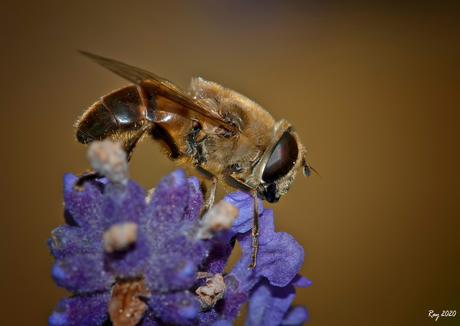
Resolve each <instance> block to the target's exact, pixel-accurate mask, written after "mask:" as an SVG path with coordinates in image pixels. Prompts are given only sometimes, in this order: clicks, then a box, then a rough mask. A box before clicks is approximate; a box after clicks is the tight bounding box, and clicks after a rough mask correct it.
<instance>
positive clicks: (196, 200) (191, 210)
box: [184, 177, 203, 221]
mask: <svg viewBox="0 0 460 326" xmlns="http://www.w3.org/2000/svg"><path fill="white" fill-rule="evenodd" d="M188 184H189V187H190V188H189V189H190V195H189V199H188V204H187V207H186V209H185V217H184V219H186V220H191V221H194V220H196V219H198V218H199V213H200V210H201V206H203V195H202V194H201V189H200V182H199V181H198V179H197V178H195V177H190V178H188Z"/></svg>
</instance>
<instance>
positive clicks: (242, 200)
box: [224, 191, 264, 233]
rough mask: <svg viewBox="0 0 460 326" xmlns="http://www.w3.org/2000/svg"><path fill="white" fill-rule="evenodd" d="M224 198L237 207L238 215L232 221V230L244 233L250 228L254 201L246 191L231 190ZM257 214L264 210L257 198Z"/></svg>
mask: <svg viewBox="0 0 460 326" xmlns="http://www.w3.org/2000/svg"><path fill="white" fill-rule="evenodd" d="M224 200H225V201H226V202H228V203H230V204H233V205H235V206H236V207H238V213H239V214H238V217H237V218H236V219H235V221H233V227H232V230H233V231H234V232H235V233H245V232H247V231H249V230H251V229H252V216H253V215H254V202H253V199H252V195H251V194H248V193H247V192H243V191H237V192H232V193H230V194H228V195H226V196H225V197H224ZM258 203H259V215H261V214H262V213H263V212H264V206H263V205H262V201H261V200H260V199H258Z"/></svg>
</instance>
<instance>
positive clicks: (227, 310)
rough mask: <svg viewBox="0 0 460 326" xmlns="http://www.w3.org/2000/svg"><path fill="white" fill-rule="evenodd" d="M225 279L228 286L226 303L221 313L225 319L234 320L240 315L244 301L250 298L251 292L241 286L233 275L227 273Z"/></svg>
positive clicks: (225, 294) (225, 295) (225, 297)
mask: <svg viewBox="0 0 460 326" xmlns="http://www.w3.org/2000/svg"><path fill="white" fill-rule="evenodd" d="M224 281H225V285H226V286H227V288H226V289H225V293H224V298H223V299H224V300H223V302H224V303H225V304H224V305H223V307H222V308H221V309H220V313H221V315H222V317H224V318H225V319H229V320H233V319H235V318H236V317H237V316H238V312H239V311H240V309H241V306H242V305H243V303H245V302H246V301H247V300H248V298H249V292H248V291H246V290H244V289H243V288H242V287H241V286H240V284H239V282H238V280H237V279H236V278H235V277H234V276H233V275H225V277H224Z"/></svg>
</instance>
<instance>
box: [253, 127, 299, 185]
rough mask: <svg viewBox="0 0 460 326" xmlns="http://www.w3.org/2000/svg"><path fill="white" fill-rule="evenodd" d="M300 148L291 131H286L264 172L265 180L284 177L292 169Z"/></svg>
mask: <svg viewBox="0 0 460 326" xmlns="http://www.w3.org/2000/svg"><path fill="white" fill-rule="evenodd" d="M298 155H299V148H298V147H297V142H296V140H295V138H294V137H293V136H292V135H291V133H290V132H288V131H285V132H284V133H283V135H282V136H281V138H280V140H278V143H277V144H276V146H275V149H274V150H273V152H272V154H271V155H270V158H269V159H268V162H267V165H265V169H264V172H263V174H262V180H263V181H264V182H273V181H275V180H278V179H280V178H282V177H284V176H285V175H286V174H288V173H289V171H291V169H292V167H293V166H294V164H295V162H296V161H297V157H298Z"/></svg>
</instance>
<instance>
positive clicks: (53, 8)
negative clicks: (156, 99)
mask: <svg viewBox="0 0 460 326" xmlns="http://www.w3.org/2000/svg"><path fill="white" fill-rule="evenodd" d="M0 18H1V19H0V26H1V29H0V36H1V38H0V40H1V52H0V56H1V61H0V62H1V72H0V83H1V97H2V106H1V109H0V110H1V119H0V123H1V133H2V134H1V139H2V154H1V171H2V187H1V191H2V194H1V201H2V202H1V215H2V216H1V219H0V223H1V224H0V227H1V228H0V230H1V231H0V232H1V238H0V239H1V246H0V250H1V257H2V268H1V269H0V270H1V275H0V276H1V278H0V279H1V281H0V283H1V292H0V293H1V294H0V300H1V303H0V307H1V316H2V318H1V322H0V324H1V325H45V324H46V318H47V316H48V315H49V314H50V313H51V311H52V309H53V307H54V305H55V304H56V303H57V301H58V298H59V297H60V296H65V295H67V293H66V292H65V291H64V290H61V289H57V288H56V287H55V285H54V284H53V282H52V280H51V277H50V267H51V264H52V258H51V257H50V256H49V253H48V248H47V246H46V244H45V239H46V238H47V237H48V236H49V234H50V232H51V230H52V229H53V228H54V227H55V226H57V225H58V224H62V223H63V217H62V210H63V209H62V196H61V187H62V185H61V178H62V174H63V173H64V172H67V171H70V172H74V173H79V172H82V171H84V170H86V169H87V168H88V164H87V162H86V159H85V149H84V146H82V145H80V144H78V143H77V142H76V141H75V140H74V129H73V128H72V124H73V122H74V120H75V119H76V118H77V117H78V116H79V115H80V114H81V113H82V111H83V110H84V109H85V108H87V107H88V106H89V105H91V104H92V103H93V102H95V101H97V100H98V99H99V97H100V96H102V95H105V94H106V93H108V92H110V91H112V90H114V89H116V88H119V87H121V86H124V85H125V84H126V82H125V81H124V80H122V79H121V78H119V77H117V76H115V75H114V74H112V73H110V72H108V71H106V70H105V69H103V68H101V67H99V66H97V65H96V64H94V63H92V62H91V61H89V60H88V59H86V58H84V57H83V56H81V55H79V54H77V52H76V49H82V50H86V51H90V52H93V53H96V54H100V55H103V56H107V57H110V58H114V59H118V60H120V61H124V62H127V63H130V64H133V65H136V66H139V67H142V68H145V69H147V70H150V71H153V72H155V73H157V74H159V75H160V76H164V77H166V78H168V79H170V80H172V81H174V82H175V83H177V84H178V85H180V86H182V87H184V88H185V87H187V85H188V83H189V80H190V77H192V76H201V77H203V78H205V79H209V80H213V81H216V82H219V83H221V84H223V85H224V86H227V87H229V88H232V89H235V90H236V91H239V92H241V93H242V94H245V95H247V96H248V97H250V98H251V99H253V100H255V101H256V102H258V103H260V104H261V105H262V106H264V107H265V108H266V109H267V110H268V111H270V112H271V113H272V114H273V116H274V117H275V118H276V119H281V118H286V119H287V120H288V121H290V122H291V123H293V124H294V125H295V127H296V129H297V132H298V134H299V135H300V137H301V139H302V140H303V143H304V144H305V145H306V146H307V148H308V150H309V152H308V157H309V161H308V163H309V164H311V165H312V166H313V167H314V168H315V169H317V170H318V172H319V173H320V174H321V176H322V178H319V177H318V176H317V175H315V174H313V175H312V176H311V177H310V178H308V179H307V178H304V177H302V176H301V175H299V176H298V178H297V180H296V182H295V183H294V184H293V187H292V188H291V190H290V192H289V194H288V195H286V196H285V197H283V198H282V200H281V201H280V202H279V203H278V204H274V205H268V206H270V207H272V208H273V209H274V210H275V223H276V228H277V230H278V231H281V230H282V231H286V232H289V233H290V234H292V235H293V236H294V237H295V238H296V239H297V240H298V241H299V242H300V244H301V245H303V246H304V248H305V251H306V260H305V263H304V265H303V267H302V270H301V273H302V274H303V275H305V276H306V277H308V278H310V279H311V280H313V285H312V286H311V287H310V288H305V289H299V291H298V295H297V297H296V300H295V303H297V304H305V305H307V306H308V309H309V313H310V316H311V317H310V321H309V322H308V325H311V326H319V325H454V324H460V259H459V258H460V239H459V234H460V229H459V227H460V221H459V215H460V214H459V210H458V208H459V207H458V206H459V205H458V202H459V200H460V196H459V195H460V193H459V188H460V178H459V176H460V173H459V168H460V159H459V155H460V154H459V150H460V143H459V141H460V137H459V136H460V133H459V127H460V96H459V86H460V64H459V59H460V46H459V40H460V28H459V21H460V6H459V4H458V1H451V2H447V1H412V2H404V1H403V2H400V1H398V2H396V1H394V2H393V1H367V2H366V1H362V2H355V1H340V2H339V1H305V2H295V1H284V2H281V1H279V2H274V1H266V2H262V1H232V2H230V1H228V2H223V1H201V2H186V1H182V2H176V1H161V2H159V1H131V2H128V1H45V2H43V1H29V2H27V1H23V2H12V1H9V2H7V1H2V2H1V3H0ZM174 168H175V167H174V165H173V164H172V163H171V162H169V161H168V160H167V159H166V158H164V157H162V156H160V155H159V151H158V150H157V149H156V148H155V146H152V144H148V143H146V144H143V145H141V146H140V147H139V149H138V150H137V152H136V153H135V157H134V161H133V163H132V165H131V174H132V177H133V179H135V180H136V181H138V182H139V183H141V184H143V185H145V186H146V187H147V188H150V187H153V186H154V185H155V184H156V182H157V181H158V180H159V178H160V176H162V175H163V174H165V173H167V172H169V171H172V170H173V169H174ZM220 195H221V196H222V191H221V193H220ZM430 309H432V310H434V311H435V312H437V313H441V312H442V310H450V309H452V310H457V312H458V316H456V317H453V318H452V317H450V318H445V317H444V318H440V319H439V320H438V321H437V322H435V321H434V320H432V319H430V318H428V310H430Z"/></svg>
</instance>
